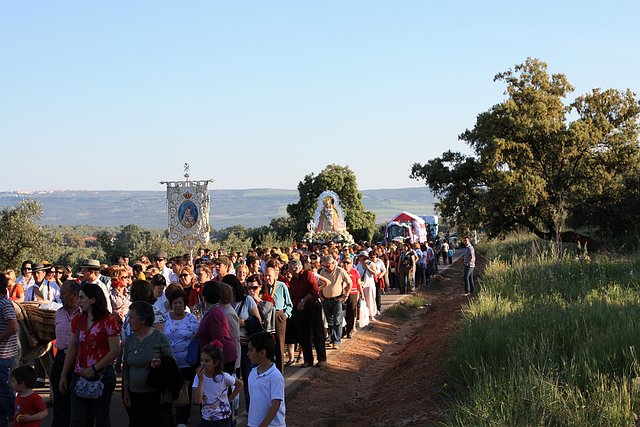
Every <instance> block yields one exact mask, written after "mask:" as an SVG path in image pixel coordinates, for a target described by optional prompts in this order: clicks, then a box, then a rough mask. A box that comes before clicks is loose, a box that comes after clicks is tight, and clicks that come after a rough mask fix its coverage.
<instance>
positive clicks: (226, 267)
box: [213, 255, 231, 281]
mask: <svg viewBox="0 0 640 427" xmlns="http://www.w3.org/2000/svg"><path fill="white" fill-rule="evenodd" d="M213 264H214V265H215V266H216V277H215V280H217V281H221V280H222V278H223V277H224V276H226V275H227V274H230V273H231V260H230V259H229V257H228V256H226V255H220V256H219V257H218V258H216V260H215V261H214V263H213Z"/></svg>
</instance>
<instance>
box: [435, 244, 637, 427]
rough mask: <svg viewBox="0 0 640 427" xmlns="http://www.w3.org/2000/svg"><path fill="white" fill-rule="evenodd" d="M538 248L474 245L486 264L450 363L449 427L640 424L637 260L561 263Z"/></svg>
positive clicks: (572, 257)
mask: <svg viewBox="0 0 640 427" xmlns="http://www.w3.org/2000/svg"><path fill="white" fill-rule="evenodd" d="M539 242H540V240H537V239H535V238H526V237H522V236H517V237H512V238H509V239H507V240H505V241H496V242H489V243H487V244H485V245H482V246H480V247H478V248H477V249H478V252H479V253H482V254H485V256H486V258H487V259H488V261H487V265H486V269H485V271H484V275H483V276H482V278H481V292H480V293H479V295H478V297H477V298H474V299H472V300H471V302H470V303H469V305H468V307H467V308H466V309H465V310H464V313H463V319H462V322H461V329H460V333H459V336H458V339H457V342H456V343H455V345H454V348H453V350H452V353H451V355H450V359H449V361H448V370H449V374H450V376H451V377H453V378H455V383H456V384H455V390H456V391H457V402H456V403H455V405H454V407H453V409H452V411H451V413H450V414H449V418H448V420H447V422H446V424H447V425H452V426H472V425H473V426H475V425H492V426H506V425H510V426H511V425H610V426H624V425H634V423H635V422H636V421H637V415H636V414H637V411H638V405H639V403H640V401H639V398H640V382H639V381H638V379H637V378H638V373H639V370H640V366H639V364H638V351H639V350H640V349H638V348H636V346H638V344H639V343H640V256H638V254H632V255H625V256H620V255H600V254H599V255H598V256H596V257H594V258H593V259H592V260H590V261H589V260H586V259H584V257H583V256H581V254H580V251H579V250H578V249H574V250H570V249H568V250H566V251H565V253H564V254H562V255H561V256H559V257H557V256H552V255H551V253H550V250H551V246H550V245H549V246H547V245H546V244H542V245H541V244H540V243H539Z"/></svg>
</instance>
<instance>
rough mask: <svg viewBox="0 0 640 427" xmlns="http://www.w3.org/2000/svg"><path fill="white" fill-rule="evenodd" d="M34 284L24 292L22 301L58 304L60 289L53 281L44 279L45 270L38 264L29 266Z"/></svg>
mask: <svg viewBox="0 0 640 427" xmlns="http://www.w3.org/2000/svg"><path fill="white" fill-rule="evenodd" d="M31 270H32V272H33V278H34V282H33V284H32V285H31V286H29V287H27V289H25V291H24V301H25V302H27V301H43V302H49V301H55V302H57V303H59V302H60V287H59V286H58V284H57V283H56V282H55V281H48V280H47V279H45V276H46V275H47V268H46V267H45V266H44V265H43V264H40V263H34V264H31Z"/></svg>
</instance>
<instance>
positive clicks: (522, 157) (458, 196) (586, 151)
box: [411, 58, 640, 241]
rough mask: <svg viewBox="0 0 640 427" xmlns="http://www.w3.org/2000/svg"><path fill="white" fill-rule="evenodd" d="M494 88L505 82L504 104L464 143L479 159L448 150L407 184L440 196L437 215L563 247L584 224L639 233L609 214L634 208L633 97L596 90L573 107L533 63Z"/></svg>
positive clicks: (639, 154) (502, 76)
mask: <svg viewBox="0 0 640 427" xmlns="http://www.w3.org/2000/svg"><path fill="white" fill-rule="evenodd" d="M494 81H499V82H503V83H505V84H506V92H505V95H506V99H505V100H504V101H503V102H500V103H499V104H496V105H494V106H493V107H491V108H490V109H489V110H488V111H485V112H483V113H480V114H479V115H478V117H477V121H476V124H475V126H474V127H473V129H471V130H466V131H465V132H463V133H462V134H461V135H460V136H459V139H460V140H462V141H464V142H466V143H467V144H468V145H469V146H470V147H471V149H472V150H473V153H474V155H471V156H466V155H463V154H460V153H455V152H450V151H449V152H446V153H443V155H442V156H441V157H439V158H435V159H432V160H430V161H428V162H427V163H426V164H424V165H423V164H417V163H416V164H414V165H413V166H412V169H411V177H412V178H415V179H421V180H424V181H425V182H426V184H427V185H428V186H429V187H430V188H431V190H432V191H433V192H434V194H435V195H436V196H437V197H438V198H439V199H440V202H439V203H438V205H437V207H438V209H439V210H440V212H441V214H442V215H443V216H444V217H446V218H448V219H451V220H453V221H455V222H456V223H458V224H459V225H466V226H470V227H477V226H483V227H486V229H487V230H488V232H489V233H490V234H491V235H501V234H504V233H506V232H508V231H510V230H512V229H514V228H515V227H518V226H524V227H526V228H527V229H529V230H530V231H532V232H534V233H535V234H536V235H538V236H539V237H542V238H545V239H559V240H563V241H576V240H578V239H579V238H580V237H582V236H580V234H578V233H577V232H576V230H577V229H578V228H579V227H583V226H587V227H590V228H591V229H592V230H595V229H598V230H599V231H607V232H611V231H613V229H614V228H615V227H618V228H619V227H623V228H625V227H626V228H628V227H634V224H633V223H634V221H633V218H629V217H628V214H627V218H625V220H626V221H627V222H626V223H624V224H622V223H620V222H619V223H617V224H616V219H615V218H612V217H611V216H610V215H609V213H610V212H611V211H612V209H613V210H615V209H620V203H626V204H628V205H630V206H634V205H635V206H637V199H636V200H635V201H633V200H629V197H630V196H633V197H636V198H637V194H638V191H637V188H629V185H637V178H636V177H637V176H638V172H640V150H639V144H638V123H637V119H638V114H639V113H640V106H639V104H638V101H637V100H636V97H635V95H634V94H633V93H632V92H631V91H629V90H626V91H619V90H615V89H607V90H600V89H593V90H592V91H591V92H590V93H587V94H585V95H582V96H579V97H577V98H575V99H574V100H573V101H572V102H567V101H566V99H567V96H568V95H569V94H571V93H572V92H573V87H572V86H571V85H570V84H569V82H568V81H567V78H566V77H565V76H564V75H563V74H552V75H550V74H549V73H548V72H547V65H546V64H545V63H544V62H542V61H539V60H537V59H532V58H529V59H527V60H526V62H525V63H524V64H520V65H516V66H515V67H514V68H513V69H510V70H508V71H505V72H503V73H499V74H497V75H496V76H495V79H494ZM634 183H635V184H634ZM634 203H635V204H634ZM622 210H623V211H626V210H625V209H622ZM635 215H636V219H637V213H636V214H635ZM612 224H615V226H612Z"/></svg>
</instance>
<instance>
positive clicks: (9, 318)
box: [0, 274, 18, 427]
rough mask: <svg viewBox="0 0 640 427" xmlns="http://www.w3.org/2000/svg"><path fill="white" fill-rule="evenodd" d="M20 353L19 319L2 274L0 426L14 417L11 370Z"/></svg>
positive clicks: (0, 275) (5, 424) (0, 291)
mask: <svg viewBox="0 0 640 427" xmlns="http://www.w3.org/2000/svg"><path fill="white" fill-rule="evenodd" d="M17 355H18V321H17V320H16V311H15V310H14V309H13V303H12V302H11V301H9V299H8V298H7V279H6V277H5V275H4V274H0V427H7V426H8V425H9V421H10V420H12V419H13V412H14V404H15V393H14V392H13V390H12V388H11V385H9V372H10V371H11V368H13V365H14V362H15V358H16V356H17Z"/></svg>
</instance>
